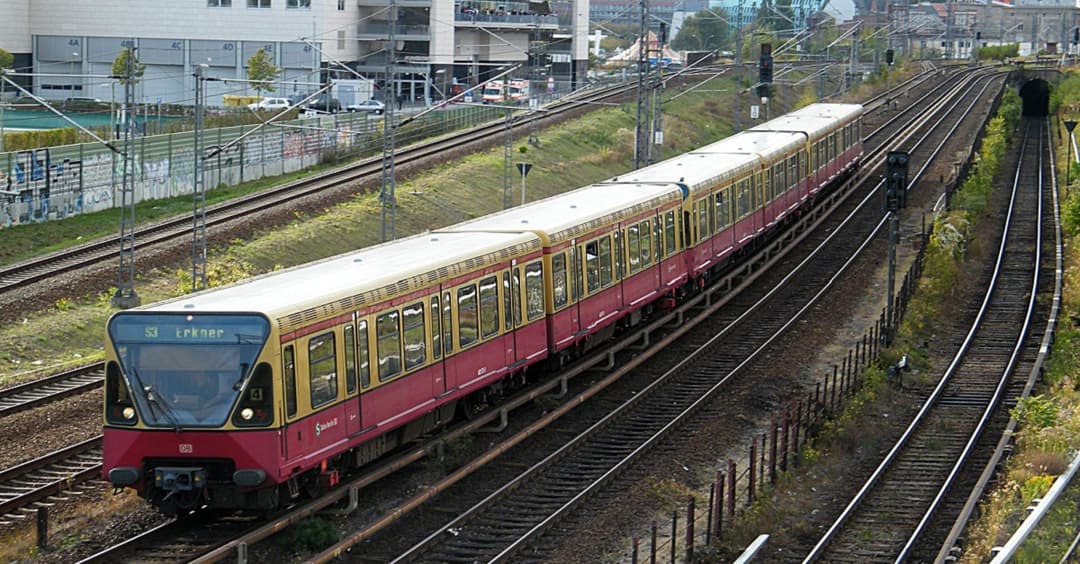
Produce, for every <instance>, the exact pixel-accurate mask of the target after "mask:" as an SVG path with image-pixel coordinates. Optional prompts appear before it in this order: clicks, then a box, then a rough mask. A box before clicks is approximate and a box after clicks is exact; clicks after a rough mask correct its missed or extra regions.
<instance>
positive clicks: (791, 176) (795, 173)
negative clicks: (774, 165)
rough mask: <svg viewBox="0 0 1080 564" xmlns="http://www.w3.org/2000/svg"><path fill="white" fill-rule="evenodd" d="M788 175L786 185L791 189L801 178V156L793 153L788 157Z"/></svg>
mask: <svg viewBox="0 0 1080 564" xmlns="http://www.w3.org/2000/svg"><path fill="white" fill-rule="evenodd" d="M787 162H788V175H787V184H786V185H785V186H786V187H787V188H788V189H789V190H790V189H791V188H793V187H794V186H795V182H797V181H798V178H799V157H798V156H797V155H791V156H790V157H788V160H787Z"/></svg>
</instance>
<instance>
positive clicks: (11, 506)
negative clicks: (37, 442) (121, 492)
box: [0, 436, 101, 525]
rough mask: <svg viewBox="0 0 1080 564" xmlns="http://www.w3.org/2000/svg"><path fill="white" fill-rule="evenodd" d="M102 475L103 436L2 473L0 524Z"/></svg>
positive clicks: (21, 515) (23, 515)
mask: <svg viewBox="0 0 1080 564" xmlns="http://www.w3.org/2000/svg"><path fill="white" fill-rule="evenodd" d="M100 475H101V437H100V436H97V437H94V438H92V439H88V440H86V441H83V442H81V443H79V444H76V445H72V446H69V447H66V448H63V449H60V450H57V451H55V452H52V453H49V454H47V455H45V456H42V457H39V458H36V459H34V460H31V461H28V462H24V463H22V464H19V465H18V466H14V467H11V468H8V469H6V470H3V471H0V525H10V524H12V523H15V522H17V521H19V520H21V519H23V518H25V517H27V516H28V515H32V514H33V513H34V507H35V505H36V504H37V503H38V502H41V501H43V500H46V499H48V498H50V497H52V496H56V495H61V494H63V493H64V492H70V491H71V490H72V487H73V486H76V485H78V484H81V483H83V482H87V481H90V480H94V479H97V477H98V476H100Z"/></svg>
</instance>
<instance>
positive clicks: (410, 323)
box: [401, 302, 427, 372]
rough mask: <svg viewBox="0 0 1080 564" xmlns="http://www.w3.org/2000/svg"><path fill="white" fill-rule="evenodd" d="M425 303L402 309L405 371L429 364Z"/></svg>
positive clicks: (417, 303)
mask: <svg viewBox="0 0 1080 564" xmlns="http://www.w3.org/2000/svg"><path fill="white" fill-rule="evenodd" d="M425 327H427V325H426V324H425V323H424V302H416V303H415V304H412V305H407V306H405V307H403V308H401V337H402V341H404V343H405V371H406V372H407V371H409V370H412V369H414V368H417V367H419V366H423V365H424V363H425V362H427V335H425V334H424V329H425Z"/></svg>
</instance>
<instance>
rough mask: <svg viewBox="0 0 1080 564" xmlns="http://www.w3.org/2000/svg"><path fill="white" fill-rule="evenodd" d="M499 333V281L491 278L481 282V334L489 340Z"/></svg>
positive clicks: (493, 277)
mask: <svg viewBox="0 0 1080 564" xmlns="http://www.w3.org/2000/svg"><path fill="white" fill-rule="evenodd" d="M498 332H499V279H498V278H497V277H495V276H489V277H487V278H484V279H483V280H481V281H480V333H481V336H482V337H483V338H485V339H486V338H488V337H490V336H492V335H494V334H495V333H498Z"/></svg>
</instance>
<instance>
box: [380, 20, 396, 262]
mask: <svg viewBox="0 0 1080 564" xmlns="http://www.w3.org/2000/svg"><path fill="white" fill-rule="evenodd" d="M388 10H389V23H390V25H389V26H387V27H388V30H387V31H388V32H387V36H388V40H387V42H386V49H385V50H384V51H385V53H386V84H385V85H384V87H383V104H384V106H383V108H384V109H383V158H382V189H381V190H380V191H379V202H380V203H382V240H383V242H386V241H392V240H394V239H395V238H397V235H396V229H395V221H396V219H397V198H396V197H395V195H394V190H395V188H396V186H395V184H394V182H395V180H394V134H395V133H396V131H395V130H394V104H395V103H396V102H397V100H395V99H394V87H395V86H396V85H395V83H396V82H397V76H396V75H395V72H396V70H395V68H394V55H395V53H396V51H397V45H396V44H395V40H394V31H395V28H397V2H396V1H395V0H390V6H389V8H388Z"/></svg>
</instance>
